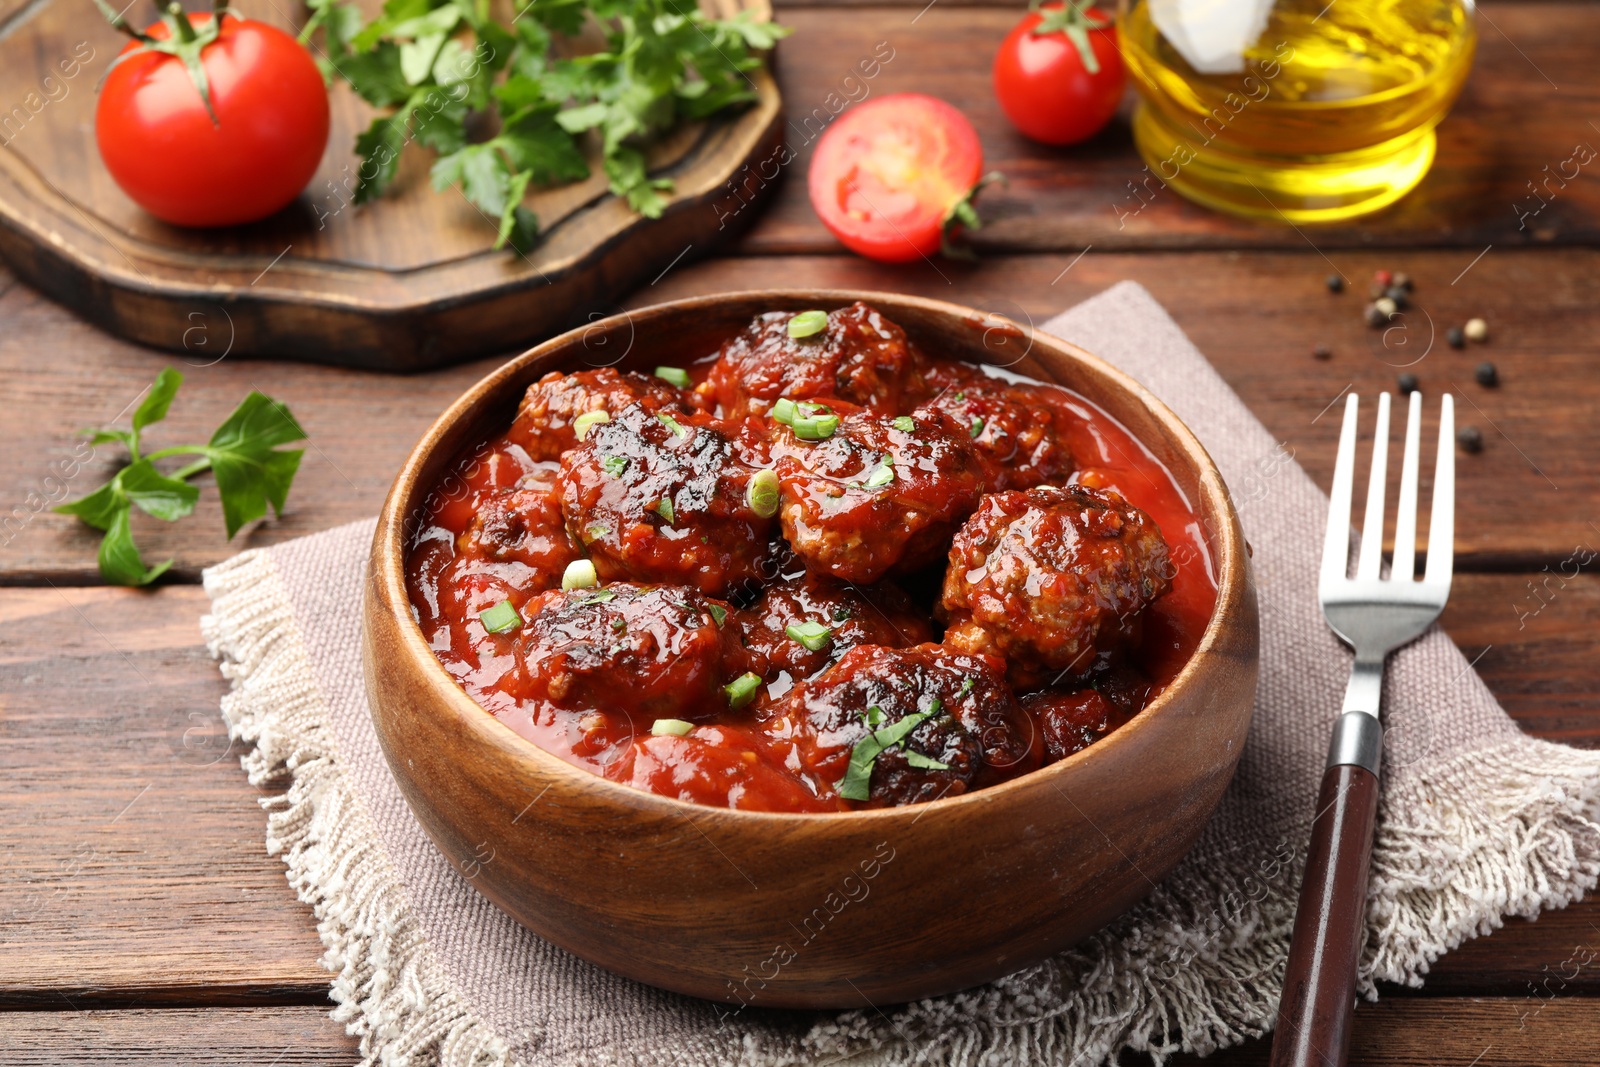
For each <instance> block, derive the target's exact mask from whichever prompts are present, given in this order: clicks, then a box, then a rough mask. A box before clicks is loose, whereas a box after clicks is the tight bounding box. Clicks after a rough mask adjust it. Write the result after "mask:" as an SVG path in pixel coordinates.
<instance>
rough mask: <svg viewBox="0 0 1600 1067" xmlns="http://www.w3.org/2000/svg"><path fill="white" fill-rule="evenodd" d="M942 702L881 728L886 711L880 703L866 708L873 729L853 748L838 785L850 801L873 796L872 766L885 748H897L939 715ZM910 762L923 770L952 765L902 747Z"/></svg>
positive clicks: (935, 702) (869, 723) (870, 727)
mask: <svg viewBox="0 0 1600 1067" xmlns="http://www.w3.org/2000/svg"><path fill="white" fill-rule="evenodd" d="M941 707H942V705H941V704H940V703H939V701H937V700H935V701H934V702H933V703H932V704H930V705H929V706H928V709H927V710H926V711H915V712H912V713H911V714H910V715H907V716H906V717H905V718H903V719H901V720H900V721H899V722H896V723H894V724H892V725H890V726H885V727H883V728H882V729H878V728H877V727H878V723H880V722H882V721H883V711H882V709H881V708H878V707H877V706H876V705H874V706H873V707H870V708H868V709H867V710H866V713H865V714H864V715H863V716H862V718H863V719H865V720H866V723H867V729H868V730H869V731H870V732H869V733H868V734H867V735H866V736H865V737H863V738H861V740H859V741H857V742H856V743H855V747H854V748H852V749H851V750H850V766H849V768H848V769H847V770H846V771H845V774H844V777H843V778H841V779H840V780H839V781H838V782H837V783H835V786H834V788H836V789H837V790H838V791H839V795H840V796H842V797H844V798H845V799H846V800H866V799H868V798H869V797H870V796H871V784H872V768H873V765H874V764H875V763H876V762H877V759H878V757H879V756H880V755H882V754H883V753H884V752H885V751H887V750H889V749H891V748H894V747H895V746H896V745H898V744H900V743H901V742H903V741H904V740H905V739H906V737H907V735H909V734H910V733H911V731H912V730H915V729H916V728H917V727H918V726H921V725H922V724H923V723H924V722H925V721H927V720H928V719H930V718H932V717H933V716H934V715H937V714H938V713H939V711H940V709H941ZM902 751H903V752H904V754H905V757H906V762H907V763H909V764H911V766H913V767H917V768H920V769H922V770H931V771H947V770H949V769H950V768H949V766H948V765H947V764H944V763H940V762H939V761H938V760H935V759H930V758H929V757H927V756H924V755H923V754H922V753H920V752H913V751H912V750H911V749H909V748H908V749H903V750H902Z"/></svg>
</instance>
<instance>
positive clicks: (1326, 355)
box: [1311, 345, 1333, 359]
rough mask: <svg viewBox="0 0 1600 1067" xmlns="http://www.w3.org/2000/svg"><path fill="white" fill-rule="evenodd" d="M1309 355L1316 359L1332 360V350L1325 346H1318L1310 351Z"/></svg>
mask: <svg viewBox="0 0 1600 1067" xmlns="http://www.w3.org/2000/svg"><path fill="white" fill-rule="evenodd" d="M1311 354H1312V355H1313V356H1314V357H1316V358H1317V359H1332V358H1333V349H1331V348H1329V347H1328V346H1327V345H1318V346H1317V347H1315V348H1313V349H1312V350H1311Z"/></svg>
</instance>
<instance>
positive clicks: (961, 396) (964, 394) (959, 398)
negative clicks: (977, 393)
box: [952, 389, 967, 403]
mask: <svg viewBox="0 0 1600 1067" xmlns="http://www.w3.org/2000/svg"><path fill="white" fill-rule="evenodd" d="M966 398H967V391H966V390H965V389H963V390H961V392H959V393H957V394H956V395H955V396H954V397H953V398H952V399H954V400H955V401H956V402H957V403H960V402H961V401H963V400H965V399H966Z"/></svg>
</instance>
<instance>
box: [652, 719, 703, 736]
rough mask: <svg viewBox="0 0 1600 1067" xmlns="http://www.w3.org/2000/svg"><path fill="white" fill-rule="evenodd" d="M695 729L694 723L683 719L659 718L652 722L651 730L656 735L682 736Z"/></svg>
mask: <svg viewBox="0 0 1600 1067" xmlns="http://www.w3.org/2000/svg"><path fill="white" fill-rule="evenodd" d="M693 729H694V723H692V722H685V721H684V720H683V719H657V720H656V721H655V722H653V723H651V724H650V732H651V733H652V734H653V735H655V736H656V737H682V736H683V735H684V734H686V733H688V732H689V731H690V730H693Z"/></svg>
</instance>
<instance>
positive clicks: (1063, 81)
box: [994, 3, 1128, 144]
mask: <svg viewBox="0 0 1600 1067" xmlns="http://www.w3.org/2000/svg"><path fill="white" fill-rule="evenodd" d="M1127 81H1128V74H1127V71H1126V69H1125V68H1124V67H1123V65H1122V54H1121V53H1120V52H1119V51H1118V50H1117V30H1116V27H1115V26H1114V25H1113V24H1112V22H1111V20H1110V18H1108V17H1106V16H1104V15H1101V14H1100V13H1099V12H1097V11H1094V10H1093V9H1092V8H1089V7H1088V5H1085V6H1084V7H1083V8H1079V7H1076V6H1072V5H1068V6H1063V5H1062V4H1059V3H1050V4H1045V5H1044V6H1043V7H1041V8H1040V9H1039V10H1038V11H1035V12H1032V13H1030V14H1029V15H1028V16H1027V17H1025V18H1024V19H1023V20H1022V21H1021V22H1019V23H1017V25H1016V28H1015V29H1013V30H1012V31H1011V32H1010V33H1009V34H1008V35H1007V36H1006V39H1005V40H1004V41H1002V42H1001V43H1000V51H999V53H998V54H996V55H995V57H994V95H995V97H996V98H997V99H998V100H999V101H1000V107H1001V108H1002V109H1004V111H1005V113H1006V116H1007V117H1008V118H1010V119H1011V121H1012V123H1014V124H1015V125H1016V127H1017V129H1019V130H1021V131H1022V132H1023V133H1025V134H1027V135H1028V136H1029V137H1032V138H1033V139H1034V140H1035V141H1043V142H1044V143H1045V144H1076V143H1077V142H1079V141H1083V140H1086V139H1088V138H1090V137H1093V136H1094V135H1095V134H1097V133H1099V132H1100V130H1101V129H1102V128H1103V127H1104V126H1105V124H1106V123H1108V122H1110V121H1111V116H1112V115H1115V114H1116V113H1117V105H1118V104H1119V103H1121V101H1122V90H1123V87H1124V86H1125V85H1126V84H1127Z"/></svg>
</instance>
